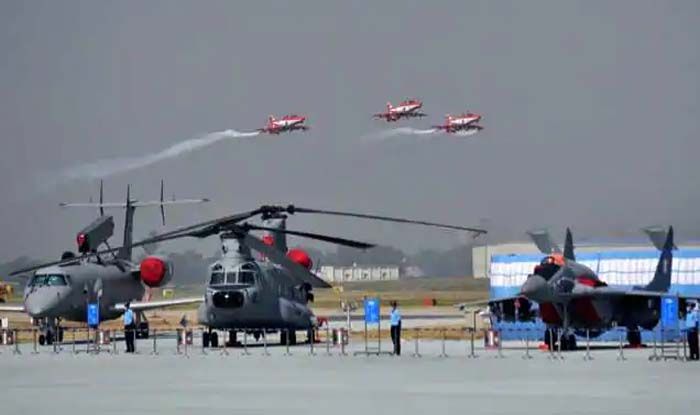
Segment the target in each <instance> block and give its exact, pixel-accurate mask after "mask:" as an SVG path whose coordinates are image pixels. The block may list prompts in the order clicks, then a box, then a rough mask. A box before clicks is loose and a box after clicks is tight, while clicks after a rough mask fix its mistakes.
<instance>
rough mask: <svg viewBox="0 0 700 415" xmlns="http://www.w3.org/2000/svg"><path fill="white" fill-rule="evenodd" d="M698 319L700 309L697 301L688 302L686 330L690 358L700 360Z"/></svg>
mask: <svg viewBox="0 0 700 415" xmlns="http://www.w3.org/2000/svg"><path fill="white" fill-rule="evenodd" d="M698 321H699V316H698V309H697V307H696V305H695V303H688V309H687V312H686V314H685V331H686V335H687V336H688V348H689V349H690V360H700V351H698Z"/></svg>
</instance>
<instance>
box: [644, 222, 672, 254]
mask: <svg viewBox="0 0 700 415" xmlns="http://www.w3.org/2000/svg"><path fill="white" fill-rule="evenodd" d="M642 232H644V233H645V234H647V236H648V237H649V239H650V240H651V243H652V244H654V246H655V247H656V249H658V250H659V251H663V250H664V242H665V241H666V229H664V228H663V227H661V226H647V227H646V228H642ZM673 249H678V247H677V246H676V245H675V244H674V245H673Z"/></svg>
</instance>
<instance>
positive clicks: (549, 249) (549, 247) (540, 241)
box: [527, 229, 561, 255]
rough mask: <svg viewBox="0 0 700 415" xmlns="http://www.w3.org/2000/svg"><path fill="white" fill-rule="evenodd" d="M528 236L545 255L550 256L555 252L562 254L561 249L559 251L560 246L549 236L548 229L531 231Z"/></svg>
mask: <svg viewBox="0 0 700 415" xmlns="http://www.w3.org/2000/svg"><path fill="white" fill-rule="evenodd" d="M527 234H528V235H529V236H530V238H531V239H532V242H534V243H535V245H536V246H537V249H539V250H540V252H542V253H543V254H545V255H549V254H551V253H554V252H561V249H559V246H557V244H555V243H554V242H553V241H552V238H551V237H550V236H549V232H548V231H547V230H546V229H535V230H531V231H528V232H527Z"/></svg>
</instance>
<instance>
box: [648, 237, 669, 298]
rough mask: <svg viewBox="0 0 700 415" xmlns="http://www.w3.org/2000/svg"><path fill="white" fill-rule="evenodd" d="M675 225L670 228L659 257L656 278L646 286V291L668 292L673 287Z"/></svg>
mask: <svg viewBox="0 0 700 415" xmlns="http://www.w3.org/2000/svg"><path fill="white" fill-rule="evenodd" d="M673 247H674V245H673V226H671V227H669V228H668V233H667V234H666V240H665V241H664V245H663V248H662V250H661V256H660V257H659V263H658V264H657V265H656V272H655V273H654V278H652V279H651V281H650V282H649V284H647V285H646V286H645V287H644V290H646V291H661V292H667V291H668V289H669V288H671V270H672V268H673Z"/></svg>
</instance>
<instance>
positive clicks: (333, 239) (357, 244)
mask: <svg viewBox="0 0 700 415" xmlns="http://www.w3.org/2000/svg"><path fill="white" fill-rule="evenodd" d="M245 228H247V229H251V230H256V231H271V232H278V233H284V234H287V235H294V236H300V237H302V238H309V239H315V240H318V241H323V242H328V243H331V244H335V245H342V246H348V247H351V248H357V249H369V248H374V247H375V246H376V245H375V244H371V243H367V242H361V241H354V240H352V239H346V238H340V237H337V236H329V235H322V234H318V233H312V232H302V231H293V230H290V229H278V228H268V227H265V226H258V225H250V224H246V225H245Z"/></svg>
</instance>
